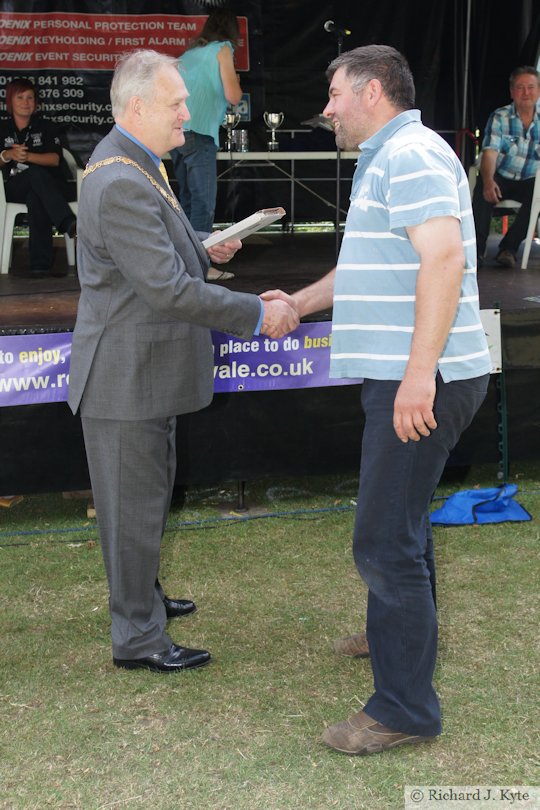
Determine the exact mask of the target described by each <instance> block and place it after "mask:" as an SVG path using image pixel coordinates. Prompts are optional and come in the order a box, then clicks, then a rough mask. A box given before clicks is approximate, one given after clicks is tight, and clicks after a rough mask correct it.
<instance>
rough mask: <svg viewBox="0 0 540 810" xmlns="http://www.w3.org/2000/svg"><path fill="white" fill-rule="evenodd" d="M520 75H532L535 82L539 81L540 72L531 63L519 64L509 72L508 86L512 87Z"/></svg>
mask: <svg viewBox="0 0 540 810" xmlns="http://www.w3.org/2000/svg"><path fill="white" fill-rule="evenodd" d="M520 76H534V78H535V79H536V81H537V82H539V83H540V73H538V71H537V70H536V68H534V67H533V66H532V65H520V66H519V67H517V68H514V70H513V71H512V73H511V74H510V87H512V86H513V85H514V84H515V83H516V81H517V80H518V79H519V77H520Z"/></svg>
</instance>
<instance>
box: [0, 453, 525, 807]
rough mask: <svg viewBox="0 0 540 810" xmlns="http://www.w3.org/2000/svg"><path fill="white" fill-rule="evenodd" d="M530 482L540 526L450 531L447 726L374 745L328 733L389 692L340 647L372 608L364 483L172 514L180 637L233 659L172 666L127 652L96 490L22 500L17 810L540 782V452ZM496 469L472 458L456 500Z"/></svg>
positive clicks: (2, 583)
mask: <svg viewBox="0 0 540 810" xmlns="http://www.w3.org/2000/svg"><path fill="white" fill-rule="evenodd" d="M511 480H512V481H516V482H517V483H518V484H519V487H520V490H519V492H518V495H517V499H518V500H519V502H520V503H521V504H522V505H523V506H524V507H525V508H526V509H527V510H528V511H529V512H530V513H531V514H532V515H533V520H532V521H530V522H526V523H515V524H503V525H499V526H495V525H487V526H482V527H478V526H470V527H461V528H451V529H448V528H436V529H435V542H436V552H437V564H438V592H439V619H440V650H439V661H438V667H437V673H436V687H437V690H438V692H439V695H440V698H441V702H442V706H443V712H444V718H443V721H444V732H443V734H442V736H441V737H440V738H438V740H437V741H436V742H434V743H432V744H428V745H419V746H412V747H403V748H398V749H396V750H394V751H390V752H386V753H384V754H379V755H375V756H372V757H367V758H365V757H348V756H345V755H340V754H337V753H334V752H333V751H331V750H329V749H328V748H326V747H325V746H324V745H323V744H322V743H321V742H320V739H319V738H320V734H321V732H322V730H323V729H324V727H325V725H327V724H329V723H333V722H336V721H338V720H341V719H343V718H344V717H346V716H348V715H349V714H351V713H353V712H356V711H358V710H359V709H360V708H361V707H362V704H363V701H365V700H366V699H367V698H368V697H369V695H370V693H371V691H372V677H371V669H370V665H369V661H365V660H364V661H353V660H349V659H347V658H343V657H337V656H336V655H335V654H334V652H333V646H332V643H333V640H334V639H335V638H337V637H339V636H341V635H346V634H349V633H350V632H354V631H355V630H357V629H359V628H361V627H362V625H363V621H364V617H365V603H366V592H365V588H364V586H363V584H362V583H361V581H360V580H359V578H358V576H357V574H356V571H355V569H354V565H353V562H352V558H351V551H350V536H351V530H352V524H353V515H354V513H353V507H352V502H353V500H354V498H355V494H356V482H355V481H354V480H353V479H351V478H345V477H343V478H341V477H333V478H325V479H319V478H310V479H303V480H301V481H298V480H294V481H279V482H269V481H266V482H257V483H254V484H253V485H248V488H247V504H248V506H249V511H248V512H247V514H246V517H245V518H244V519H235V518H236V514H235V507H236V492H235V489H234V487H230V488H228V487H225V488H223V489H221V490H218V489H211V490H204V491H203V490H195V491H192V492H189V493H188V497H187V500H186V503H185V506H184V508H183V509H180V508H176V509H173V511H172V513H171V517H170V521H169V528H168V531H167V533H166V536H165V540H164V545H163V553H162V571H161V578H162V581H163V584H164V586H165V589H166V591H167V592H168V593H170V594H171V595H173V596H179V597H193V598H194V599H195V600H196V602H197V604H198V607H199V610H198V612H197V613H196V614H195V615H194V616H192V617H189V618H187V619H184V620H175V621H174V622H172V623H171V625H170V632H171V635H172V637H173V639H174V640H175V641H177V642H179V643H182V644H185V645H187V646H194V647H197V646H202V647H206V648H207V649H209V650H210V651H211V652H212V654H213V662H212V663H211V665H210V666H208V667H206V668H204V669H201V670H195V671H191V672H186V673H183V674H180V675H172V676H160V675H156V674H153V673H148V672H145V671H142V670H140V671H132V672H128V671H123V670H118V669H116V668H115V667H113V665H112V661H111V651H110V638H109V616H108V610H107V589H106V584H105V576H104V570H103V564H102V560H101V551H100V547H99V542H98V536H97V531H96V529H95V523H94V522H93V521H89V520H87V518H86V502H84V501H74V500H64V499H63V498H62V496H61V494H51V495H40V496H30V497H26V498H25V499H24V501H23V502H22V503H21V504H19V505H18V506H16V507H14V508H12V509H10V510H5V509H4V510H2V511H1V512H0V609H1V613H2V628H3V632H2V655H1V656H0V709H1V726H0V729H1V730H0V807H2V808H14V810H19V809H20V808H21V809H22V808H24V810H26V809H27V808H36V810H38V809H39V810H42V808H83V810H98V808H129V810H133V809H135V808H147V807H153V808H157V809H158V810H169V808H171V810H172V808H178V807H181V808H189V810H207V808H208V809H211V810H214V809H215V810H289V808H290V809H291V810H292V808H294V809H295V810H328V808H333V807H335V808H340V810H356V808H359V809H360V810H362V809H363V808H366V810H368V809H369V810H388V809H389V808H390V810H393V808H401V807H403V790H404V786H405V785H415V784H418V785H476V784H480V785H489V784H497V785H512V784H514V785H532V784H535V783H537V782H538V778H537V775H536V773H537V766H538V755H537V749H536V747H535V741H534V735H535V731H536V729H535V717H536V716H537V705H536V701H535V696H536V694H537V687H538V683H537V680H536V678H537V673H538V616H537V615H535V612H536V611H535V608H536V587H535V586H536V579H537V577H536V572H535V568H536V562H537V559H538V556H537V555H538V539H539V529H538V521H537V516H538V515H539V514H540V468H539V467H538V466H536V467H534V466H528V467H523V468H520V469H516V470H512V477H511ZM495 483H496V470H495V468H494V467H489V468H478V469H475V468H472V470H470V471H469V473H468V477H467V479H466V480H465V481H463V482H460V484H459V485H455V484H447V485H443V486H442V487H441V489H440V491H439V493H438V494H439V495H441V494H448V493H449V492H450V491H455V490H456V489H460V488H472V487H474V486H476V485H481V486H494V485H495ZM269 514H272V515H273V516H271V517H269V516H268V515H269ZM248 518H249V519H248Z"/></svg>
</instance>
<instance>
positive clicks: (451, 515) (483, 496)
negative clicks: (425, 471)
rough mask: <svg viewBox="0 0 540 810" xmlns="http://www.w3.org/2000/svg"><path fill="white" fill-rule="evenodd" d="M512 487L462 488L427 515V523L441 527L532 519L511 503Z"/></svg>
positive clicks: (514, 503)
mask: <svg viewBox="0 0 540 810" xmlns="http://www.w3.org/2000/svg"><path fill="white" fill-rule="evenodd" d="M516 492H517V486H516V485H515V484H504V485H503V486H500V487H491V488H487V489H465V490H463V491H462V492H456V493H454V495H450V497H449V498H447V499H446V503H445V504H444V506H441V507H440V509H436V510H435V511H434V512H432V513H431V515H430V517H431V522H432V523H435V524H443V525H445V526H465V525H468V524H472V523H505V522H506V521H522V520H532V516H531V515H530V514H529V513H528V512H527V510H526V509H524V508H523V507H522V506H521V504H519V503H517V501H514V499H513V496H514V495H515V494H516Z"/></svg>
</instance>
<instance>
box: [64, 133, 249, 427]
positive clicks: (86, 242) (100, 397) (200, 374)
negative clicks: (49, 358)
mask: <svg viewBox="0 0 540 810" xmlns="http://www.w3.org/2000/svg"><path fill="white" fill-rule="evenodd" d="M116 155H123V156H126V157H128V158H131V159H132V160H135V161H136V162H137V163H138V164H139V165H140V166H142V167H143V168H144V169H145V170H146V171H147V172H148V173H149V174H150V175H151V176H152V177H153V178H154V179H155V180H156V181H157V182H158V183H159V184H160V185H161V186H162V187H163V188H166V185H165V182H164V180H163V178H162V177H161V175H160V173H159V169H158V168H157V167H156V165H155V164H154V162H153V161H152V160H151V158H150V157H149V156H148V155H147V154H146V152H145V151H144V150H143V149H141V148H140V147H139V146H137V145H136V144H135V143H133V142H132V141H131V140H130V139H129V138H126V137H125V136H124V135H122V133H121V132H120V131H119V130H117V129H116V128H113V130H112V131H111V132H110V133H109V134H108V135H107V136H106V137H105V138H104V139H103V141H101V143H100V144H99V145H98V146H97V148H96V149H95V151H94V153H93V155H92V157H91V158H90V161H89V166H91V165H93V164H95V163H97V162H98V161H101V160H104V159H106V158H108V157H112V156H116ZM167 191H168V189H167ZM77 236H78V245H77V264H78V273H79V280H80V283H81V296H80V300H79V308H78V313H77V321H76V324H75V330H74V334H73V344H72V351H71V369H70V381H69V398H68V402H69V405H70V407H71V409H72V411H73V413H75V412H76V411H77V409H78V408H79V407H80V409H81V414H82V415H83V416H88V417H92V418H98V419H99V418H103V419H127V420H136V419H151V418H158V417H164V416H173V415H175V414H180V413H186V412H189V411H195V410H198V409H200V408H203V407H205V406H206V405H208V404H209V402H210V401H211V399H212V392H213V366H214V363H213V352H212V343H211V335H210V328H214V329H218V330H220V331H223V332H228V333H230V334H232V335H234V336H238V337H240V338H244V339H247V338H249V337H251V336H252V335H253V331H254V329H255V327H256V325H257V323H258V320H259V316H260V301H259V298H258V296H256V295H251V294H245V293H237V292H232V291H231V290H228V289H226V288H224V287H220V286H219V285H214V284H207V283H206V281H205V280H204V276H205V272H206V270H207V268H208V265H209V260H208V256H207V254H206V251H205V250H204V248H203V247H202V245H201V240H200V238H199V237H198V236H197V234H196V233H195V232H194V230H193V229H192V227H191V225H190V224H189V222H188V220H187V218H186V216H185V214H184V213H183V211H182V210H180V211H179V212H178V211H175V210H174V208H173V207H172V205H170V204H169V203H168V202H167V200H166V199H164V197H163V196H162V195H161V193H160V192H159V190H158V189H156V188H155V187H154V186H153V185H152V183H151V181H150V180H149V179H148V178H147V177H145V176H144V175H143V174H142V173H141V172H140V171H139V170H138V169H137V168H135V167H134V166H131V165H126V164H125V163H112V164H110V165H107V166H102V167H100V168H97V169H96V170H95V171H94V172H93V173H91V174H89V175H87V176H86V177H85V179H84V180H83V183H82V189H81V196H80V200H79V209H78V220H77Z"/></svg>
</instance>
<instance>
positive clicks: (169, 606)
mask: <svg viewBox="0 0 540 810" xmlns="http://www.w3.org/2000/svg"><path fill="white" fill-rule="evenodd" d="M163 604H164V605H165V610H166V611H167V618H168V619H176V618H178V617H179V616H189V614H190V613H195V611H196V610H197V605H196V604H195V602H192V601H191V599H169V597H168V596H164V597H163Z"/></svg>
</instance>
